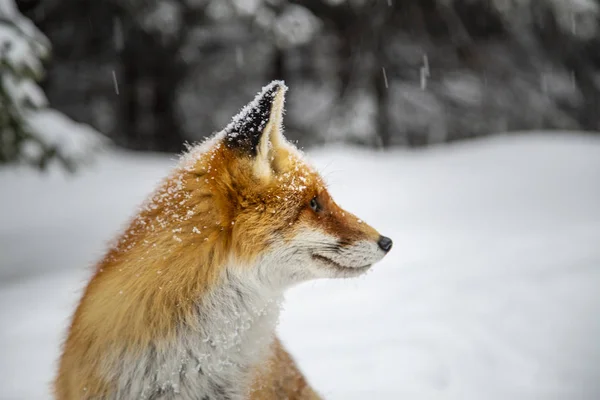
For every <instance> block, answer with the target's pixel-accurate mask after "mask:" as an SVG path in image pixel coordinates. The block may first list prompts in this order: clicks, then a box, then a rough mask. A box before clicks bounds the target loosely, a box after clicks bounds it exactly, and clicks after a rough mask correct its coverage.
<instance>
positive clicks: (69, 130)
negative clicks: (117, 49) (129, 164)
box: [0, 0, 101, 170]
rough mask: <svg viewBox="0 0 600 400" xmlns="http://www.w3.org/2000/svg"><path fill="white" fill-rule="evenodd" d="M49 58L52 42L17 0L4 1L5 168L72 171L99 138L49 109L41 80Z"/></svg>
mask: <svg viewBox="0 0 600 400" xmlns="http://www.w3.org/2000/svg"><path fill="white" fill-rule="evenodd" d="M49 55H50V43H49V41H48V39H47V38H46V37H45V36H44V35H43V34H42V33H41V32H40V31H39V30H38V29H37V28H36V27H35V26H34V24H33V23H32V22H31V21H30V20H29V19H27V18H25V17H24V16H23V15H22V14H21V13H20V12H19V10H18V9H17V7H16V5H15V3H14V2H13V0H3V1H0V164H9V163H26V164H30V165H35V166H38V167H39V168H42V169H43V168H45V167H46V166H47V165H48V163H49V162H50V161H51V160H57V161H59V162H60V163H61V164H62V165H63V166H64V167H66V168H67V169H69V170H73V168H74V167H75V165H76V164H77V162H78V161H81V160H82V159H83V157H82V156H83V155H84V153H85V150H89V149H90V148H93V147H96V146H97V145H98V144H99V143H100V142H101V140H100V136H99V135H98V134H97V133H96V132H95V131H93V130H92V129H91V128H88V127H87V126H84V125H81V124H78V123H75V122H73V121H71V120H70V119H68V118H67V117H65V116H64V115H62V114H60V113H58V112H56V111H54V110H51V109H50V108H48V102H47V100H46V96H45V95H44V93H43V91H42V89H41V88H40V87H39V86H38V84H37V83H38V82H39V81H40V80H41V78H42V77H43V75H44V66H43V63H42V62H43V61H44V60H45V59H46V58H48V57H49Z"/></svg>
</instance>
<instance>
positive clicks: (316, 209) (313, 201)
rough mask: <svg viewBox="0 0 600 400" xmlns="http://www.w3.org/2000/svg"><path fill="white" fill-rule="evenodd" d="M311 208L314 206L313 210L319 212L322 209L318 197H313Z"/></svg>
mask: <svg viewBox="0 0 600 400" xmlns="http://www.w3.org/2000/svg"><path fill="white" fill-rule="evenodd" d="M310 208H312V210H313V211H314V212H319V211H321V205H320V204H319V202H318V201H317V197H316V196H315V197H313V199H312V200H311V201H310Z"/></svg>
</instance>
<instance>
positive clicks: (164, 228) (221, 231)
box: [54, 110, 379, 400]
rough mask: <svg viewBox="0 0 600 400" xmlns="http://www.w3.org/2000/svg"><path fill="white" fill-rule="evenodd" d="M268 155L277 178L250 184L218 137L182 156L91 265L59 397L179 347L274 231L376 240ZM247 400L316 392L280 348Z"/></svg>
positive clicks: (106, 382)
mask: <svg viewBox="0 0 600 400" xmlns="http://www.w3.org/2000/svg"><path fill="white" fill-rule="evenodd" d="M275 111H278V112H280V113H281V112H282V111H281V110H275ZM276 128H277V127H273V126H271V125H268V126H267V129H276ZM277 140H279V139H277V138H276V137H274V138H273V139H272V141H273V142H274V145H275V146H279V144H277V143H276V142H277ZM265 149H267V148H266V147H265ZM275 150H276V151H275ZM275 150H268V149H267V150H264V151H272V152H273V154H270V162H271V168H272V170H273V174H274V176H272V177H270V178H269V177H264V176H257V174H256V168H255V165H254V160H253V159H252V158H250V157H247V156H245V155H244V154H243V153H241V152H240V150H238V149H235V148H229V147H228V146H226V145H225V144H224V143H223V140H222V139H221V140H217V139H215V142H214V143H213V145H212V146H211V147H210V148H209V149H208V151H204V152H202V151H199V150H196V151H192V152H191V153H190V154H188V155H187V156H186V158H184V160H183V162H182V164H181V165H180V167H178V168H177V169H176V170H175V172H174V173H173V174H172V175H171V176H170V177H169V178H167V179H166V180H165V181H164V182H163V184H162V185H161V186H160V188H159V189H158V190H157V191H156V192H155V194H154V195H153V196H152V197H151V198H150V200H149V201H148V202H147V204H146V205H145V206H144V207H143V208H142V209H141V210H140V212H139V213H138V215H137V216H136V217H135V218H134V219H133V221H132V222H131V224H130V226H129V227H128V229H126V231H125V233H124V234H123V235H122V236H121V237H120V239H119V240H118V241H117V243H116V244H115V245H114V246H113V247H112V248H111V249H110V250H109V252H108V254H107V255H106V256H105V257H104V258H103V259H102V260H101V261H100V262H99V263H98V265H97V267H96V271H95V273H94V275H93V277H92V279H91V281H90V282H89V284H88V286H87V288H86V290H85V292H84V295H83V297H82V299H81V301H80V303H79V305H78V307H77V310H76V312H75V315H74V317H73V320H72V323H71V325H70V328H69V333H68V338H67V340H66V342H65V344H64V349H63V355H62V357H61V360H60V365H59V371H58V376H57V378H56V381H55V385H54V389H55V394H56V397H57V398H58V399H79V398H90V399H91V398H103V397H106V396H110V395H111V394H112V393H114V391H115V390H116V388H115V379H114V378H116V377H111V376H110V375H108V376H107V375H106V374H103V373H101V371H100V370H101V369H102V370H104V371H111V370H115V371H116V366H117V365H118V364H119V363H120V362H123V359H124V358H126V357H130V356H134V357H135V356H136V355H139V354H141V353H142V352H143V351H144V349H147V348H148V347H149V346H151V345H152V346H157V347H159V348H160V346H163V345H165V343H169V342H170V341H173V340H176V333H177V329H178V327H180V326H182V325H186V326H194V325H195V324H198V319H197V315H196V311H195V310H196V309H195V305H196V304H197V301H198V299H200V298H202V297H203V296H205V295H206V293H208V292H209V291H211V290H213V289H214V287H215V286H216V285H219V284H220V283H219V277H220V276H221V275H220V274H221V269H222V268H223V266H224V265H225V264H226V262H227V261H228V260H229V259H234V260H235V261H236V262H237V263H238V264H240V265H251V264H252V262H253V261H254V260H256V258H257V257H258V256H259V255H260V254H261V253H262V252H263V251H264V250H265V249H266V248H267V247H268V246H269V244H270V240H271V237H272V235H273V233H274V232H279V233H280V234H281V235H282V236H283V237H293V235H294V234H295V230H296V229H297V227H298V226H299V225H303V226H314V227H318V229H320V230H322V231H324V232H327V233H329V234H331V235H334V236H336V237H338V238H340V242H341V243H342V244H343V245H350V244H352V243H354V242H356V241H358V240H361V239H369V240H377V239H376V238H377V237H378V235H379V234H378V233H377V232H376V231H375V230H374V229H373V228H371V227H369V226H368V225H367V224H365V223H362V222H361V221H360V220H358V219H357V218H356V217H355V216H353V215H352V214H350V213H348V212H345V211H343V210H342V209H341V208H340V207H339V206H338V205H337V204H335V202H334V201H333V200H332V199H331V197H330V196H329V194H328V192H327V189H326V187H325V185H324V183H323V182H322V180H321V178H320V177H319V175H318V174H317V173H316V171H314V170H313V169H312V168H311V167H310V166H308V165H307V164H306V163H305V162H304V161H303V160H302V159H301V158H300V157H299V156H298V155H297V154H296V153H294V152H293V151H292V150H290V149H289V148H288V147H285V146H279V147H277V148H276V149H275ZM315 196H318V197H319V198H320V199H321V202H322V203H323V204H324V208H325V210H326V211H325V212H323V213H321V214H320V215H316V214H315V213H314V212H312V211H311V209H310V207H309V206H308V204H309V202H310V200H311V199H312V198H313V197H315ZM248 238H252V240H248ZM251 398H252V399H256V400H259V399H260V400H263V399H264V400H266V399H280V398H290V399H292V398H298V399H317V398H318V396H317V395H316V394H315V393H314V392H313V391H312V389H311V388H310V387H309V386H308V385H307V383H306V381H305V380H304V378H303V377H302V375H301V374H300V372H299V371H298V370H297V368H296V366H295V364H294V362H293V360H292V359H291V357H290V356H289V354H287V353H286V352H285V350H284V349H283V347H282V346H281V344H280V343H279V342H278V341H277V340H276V341H275V342H274V344H273V352H272V357H271V360H265V365H263V366H262V367H261V366H259V367H257V373H256V375H255V378H254V385H253V391H252V395H251Z"/></svg>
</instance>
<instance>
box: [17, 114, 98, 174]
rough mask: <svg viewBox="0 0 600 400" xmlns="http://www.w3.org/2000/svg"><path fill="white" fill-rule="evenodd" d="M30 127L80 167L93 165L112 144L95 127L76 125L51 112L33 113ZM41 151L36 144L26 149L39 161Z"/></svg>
mask: <svg viewBox="0 0 600 400" xmlns="http://www.w3.org/2000/svg"><path fill="white" fill-rule="evenodd" d="M28 123H29V125H30V126H31V129H32V130H33V131H34V132H35V133H36V134H37V136H38V137H39V138H40V139H42V140H43V142H44V143H45V144H46V145H48V146H56V147H57V148H59V149H60V151H61V154H62V155H64V156H65V157H68V158H69V160H72V161H74V162H76V163H86V162H87V161H92V160H93V159H94V155H95V153H96V152H97V151H99V150H100V149H101V148H103V146H105V145H107V144H108V143H109V140H108V139H107V138H106V137H105V136H102V135H101V134H100V133H98V131H96V130H95V129H93V128H92V127H91V126H89V125H87V124H82V123H79V122H76V121H73V120H72V119H70V118H69V117H67V116H66V115H64V114H62V113H60V112H58V111H56V110H52V109H50V108H44V109H40V110H35V111H34V112H30V113H29V119H28ZM41 150H42V149H40V148H39V146H38V144H37V143H33V142H29V143H27V145H26V146H25V149H24V151H25V152H26V153H27V154H28V155H30V156H33V157H39V156H40V155H41V154H39V152H41Z"/></svg>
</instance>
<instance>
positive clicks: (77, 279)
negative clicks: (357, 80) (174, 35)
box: [0, 134, 600, 400]
mask: <svg viewBox="0 0 600 400" xmlns="http://www.w3.org/2000/svg"><path fill="white" fill-rule="evenodd" d="M312 157H313V159H314V160H315V161H316V163H317V165H319V166H320V168H321V170H322V171H323V173H324V175H325V176H326V178H327V179H328V181H329V182H330V185H331V190H332V192H333V194H334V196H335V197H336V199H337V200H338V202H339V203H340V204H341V205H343V206H344V207H345V208H347V209H349V210H351V211H354V212H355V213H356V214H358V215H359V216H360V217H361V218H363V219H365V220H366V221H368V222H369V223H371V224H372V225H373V226H375V227H376V228H377V229H379V230H380V231H381V232H382V233H384V234H386V235H388V236H390V237H392V238H393V239H394V243H395V244H394V249H393V250H392V252H391V253H390V254H389V256H388V257H387V258H386V259H384V261H383V262H381V263H380V264H379V265H377V266H376V267H375V268H374V269H373V270H372V272H370V273H369V274H367V276H365V277H362V278H358V279H355V280H348V281H320V282H315V283H309V284H305V285H303V286H300V287H298V288H296V289H294V290H292V291H291V292H290V293H289V295H288V296H287V297H288V299H287V303H286V305H285V311H284V313H283V316H282V320H281V325H280V328H279V330H280V333H281V336H282V338H283V341H284V342H285V343H286V345H287V346H288V347H289V349H290V350H291V352H292V353H293V354H294V356H295V358H296V359H297V360H298V362H299V364H300V366H301V368H302V369H303V370H304V372H305V373H306V375H307V376H308V378H309V379H310V381H311V383H312V384H313V385H314V386H315V387H316V388H318V390H319V391H320V392H321V393H322V394H323V395H324V397H325V398H328V399H363V398H365V397H368V398H371V399H400V398H403V399H461V400H462V399H467V400H468V399H476V400H480V399H486V400H487V399H499V400H500V399H501V400H505V399H511V400H512V399H536V400H538V399H569V400H571V399H599V398H600V140H599V139H598V138H597V137H596V138H593V137H590V136H579V135H576V134H563V135H546V136H544V135H537V134H534V135H531V134H529V135H524V136H520V137H513V136H502V137H496V138H492V139H485V140H481V141H477V142H470V143H462V144H456V145H451V146H445V147H439V148H434V149H429V150H425V151H418V152H407V151H400V150H396V151H393V152H389V153H371V152H367V151H365V150H357V149H351V148H340V147H335V148H327V149H323V150H320V151H317V152H313V154H312ZM173 164H174V162H173V161H170V160H169V159H167V158H164V157H161V156H148V155H137V154H129V153H124V152H116V151H112V152H109V153H107V154H105V155H103V156H101V157H99V159H98V161H97V163H96V165H95V166H93V167H92V168H90V169H88V170H86V171H84V172H82V173H81V174H79V175H77V176H66V177H65V176H62V175H60V174H57V173H51V174H49V175H36V174H34V173H31V172H30V171H25V170H18V171H14V170H13V171H2V170H0V188H1V189H0V190H1V192H2V194H1V195H0V398H2V399H46V398H49V394H48V393H49V392H48V387H49V381H50V379H51V378H52V375H53V371H54V367H55V361H56V358H57V356H58V349H59V343H60V339H61V337H62V335H63V333H64V330H65V327H66V324H67V322H68V318H69V315H70V313H71V312H72V309H73V306H74V304H75V302H76V300H77V298H78V295H79V293H80V290H81V288H82V286H83V284H84V282H85V280H86V277H87V276H88V275H89V271H90V269H89V267H90V266H91V265H92V263H93V262H94V260H95V259H97V258H98V257H100V256H101V255H102V251H103V249H104V247H105V243H106V242H107V241H109V240H110V239H111V238H112V237H113V236H114V235H115V234H116V232H117V231H118V229H119V228H120V227H121V226H123V224H124V223H125V222H126V220H127V218H128V216H130V215H131V214H132V213H133V212H134V211H135V208H136V205H138V204H139V203H140V202H141V201H142V200H143V199H144V197H145V196H146V195H147V194H148V193H149V192H150V191H151V190H152V188H153V186H154V185H155V183H156V182H157V180H158V179H159V178H160V177H161V176H163V175H164V174H165V173H166V172H167V170H168V169H169V167H170V166H172V165H173Z"/></svg>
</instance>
